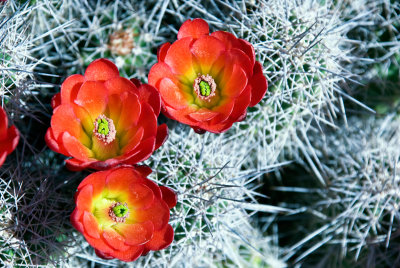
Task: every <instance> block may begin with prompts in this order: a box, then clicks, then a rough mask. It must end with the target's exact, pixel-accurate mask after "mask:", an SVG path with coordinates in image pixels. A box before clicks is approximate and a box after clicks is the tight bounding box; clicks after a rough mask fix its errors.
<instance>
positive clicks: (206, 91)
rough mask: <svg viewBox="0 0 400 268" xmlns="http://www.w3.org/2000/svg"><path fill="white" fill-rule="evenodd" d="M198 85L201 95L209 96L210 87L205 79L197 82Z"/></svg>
mask: <svg viewBox="0 0 400 268" xmlns="http://www.w3.org/2000/svg"><path fill="white" fill-rule="evenodd" d="M199 87H200V94H201V95H202V96H210V94H211V87H210V85H209V84H208V83H207V82H206V81H204V80H203V81H201V82H200V83H199Z"/></svg>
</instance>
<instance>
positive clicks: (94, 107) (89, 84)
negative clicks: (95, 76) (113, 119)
mask: <svg viewBox="0 0 400 268" xmlns="http://www.w3.org/2000/svg"><path fill="white" fill-rule="evenodd" d="M107 102H108V95H107V88H106V87H105V86H104V83H103V82H97V81H86V82H85V83H83V84H82V86H81V88H80V90H79V92H78V95H77V97H76V99H75V103H76V104H78V105H79V106H81V107H84V108H85V109H86V110H87V111H88V112H89V114H90V115H91V116H92V118H94V119H95V118H97V117H98V116H99V115H100V114H103V113H104V110H105V108H106V105H107Z"/></svg>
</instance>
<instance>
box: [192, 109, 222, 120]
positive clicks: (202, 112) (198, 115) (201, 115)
mask: <svg viewBox="0 0 400 268" xmlns="http://www.w3.org/2000/svg"><path fill="white" fill-rule="evenodd" d="M217 115H218V113H217V112H214V111H211V110H209V109H207V108H201V109H199V110H198V111H196V112H194V113H190V114H189V117H190V118H192V119H193V120H196V121H199V122H203V121H209V120H211V119H213V118H214V117H215V116H217Z"/></svg>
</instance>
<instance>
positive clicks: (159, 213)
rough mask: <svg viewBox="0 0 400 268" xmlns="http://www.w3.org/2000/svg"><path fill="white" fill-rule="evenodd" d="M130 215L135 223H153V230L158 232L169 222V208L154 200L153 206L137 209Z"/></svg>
mask: <svg viewBox="0 0 400 268" xmlns="http://www.w3.org/2000/svg"><path fill="white" fill-rule="evenodd" d="M132 214H133V215H132V218H133V219H134V220H135V221H136V222H145V221H151V222H153V224H154V230H160V229H161V228H163V227H164V226H165V225H166V224H168V220H169V208H168V206H167V204H166V203H165V202H164V201H162V200H154V202H153V205H152V206H150V207H149V208H148V209H138V210H135V211H134V212H132Z"/></svg>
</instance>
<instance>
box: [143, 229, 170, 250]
mask: <svg viewBox="0 0 400 268" xmlns="http://www.w3.org/2000/svg"><path fill="white" fill-rule="evenodd" d="M172 240H174V230H173V229H172V226H171V225H169V224H167V225H165V227H164V228H162V229H161V230H158V231H155V232H154V233H153V238H152V239H151V240H150V241H149V242H147V243H146V245H145V248H146V249H148V250H160V249H164V248H166V247H167V246H169V245H170V244H171V243H172Z"/></svg>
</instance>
